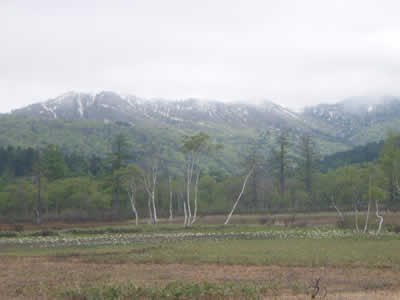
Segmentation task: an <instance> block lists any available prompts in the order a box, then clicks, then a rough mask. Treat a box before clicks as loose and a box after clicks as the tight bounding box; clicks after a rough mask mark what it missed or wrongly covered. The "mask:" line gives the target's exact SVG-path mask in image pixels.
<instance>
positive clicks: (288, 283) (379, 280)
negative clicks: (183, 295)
mask: <svg viewBox="0 0 400 300" xmlns="http://www.w3.org/2000/svg"><path fill="white" fill-rule="evenodd" d="M0 265H1V266H2V268H0V279H1V280H0V290H1V291H2V297H1V299H52V298H54V297H56V295H58V294H59V292H60V291H63V290H65V289H79V288H80V287H83V286H91V285H98V284H116V285H118V284H122V283H124V282H126V281H132V282H134V283H135V284H138V285H146V286H155V285H163V284H166V283H168V282H170V281H175V280H185V281H190V282H202V281H209V282H240V283H249V284H253V283H255V284H261V283H271V284H275V285H277V286H278V287H279V291H280V292H279V294H280V295H281V296H280V297H272V296H271V295H270V296H266V297H265V299H309V297H308V298H307V297H306V296H305V295H304V294H303V295H302V296H295V295H296V294H302V293H304V292H305V293H307V292H309V291H310V289H309V288H308V287H310V286H311V282H312V280H313V279H315V278H317V277H321V278H322V281H321V286H323V287H326V288H327V290H328V295H329V297H328V298H327V299H400V293H398V292H397V290H396V289H397V288H398V287H399V286H400V277H399V274H398V273H397V272H394V271H392V270H389V269H368V268H311V267H294V268H293V267H279V266H246V265H242V266H240V265H213V264H207V265H186V264H134V263H126V264H117V263H116V264H91V263H83V262H82V259H81V258H80V257H73V258H69V259H68V260H67V261H65V260H62V259H54V258H50V257H22V258H17V257H1V258H0ZM367 296H368V297H369V298H368V297H367ZM271 297H272V298H271ZM379 297H381V298H379Z"/></svg>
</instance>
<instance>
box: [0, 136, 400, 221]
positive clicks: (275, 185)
mask: <svg viewBox="0 0 400 300" xmlns="http://www.w3.org/2000/svg"><path fill="white" fill-rule="evenodd" d="M269 138H270V141H269V142H270V143H269V144H268V145H269V146H267V144H266V140H267V139H266V136H260V138H259V139H258V140H255V141H251V143H250V144H249V145H248V150H247V152H245V153H242V154H241V161H240V162H236V163H237V164H238V166H239V167H238V168H236V169H237V170H241V171H238V172H237V173H236V174H227V173H226V172H222V171H220V170H218V169H217V168H208V165H207V161H209V160H210V159H214V160H215V159H218V156H219V155H221V153H222V151H224V149H223V145H221V144H218V143H216V142H215V141H213V139H212V138H211V137H210V136H208V135H207V134H205V133H201V132H200V133H198V134H193V135H190V136H184V137H183V138H182V140H181V145H180V149H181V152H182V157H183V158H184V159H183V160H176V159H171V160H169V159H168V155H165V153H163V151H167V150H168V149H165V148H163V147H161V146H160V145H157V144H154V143H152V142H151V141H150V140H149V141H148V142H147V143H146V144H143V145H142V147H141V149H140V151H142V152H143V153H142V155H141V157H145V158H144V159H141V160H140V161H137V159H136V158H135V151H132V149H131V147H132V145H130V144H129V142H128V140H127V139H126V137H125V136H124V135H123V134H120V135H117V136H115V137H114V138H113V141H112V143H111V147H110V151H109V154H108V156H107V157H106V158H104V157H98V156H96V155H92V156H91V157H85V156H83V155H80V154H78V153H72V154H71V153H70V154H65V153H63V151H61V149H60V148H59V147H57V146H55V145H47V146H46V147H43V148H28V149H21V148H14V147H11V146H8V147H6V148H0V215H1V216H2V218H3V219H6V220H16V219H21V220H22V219H23V220H28V219H31V220H34V221H35V222H37V223H39V222H41V221H42V220H43V219H47V220H51V219H63V220H66V219H71V220H87V219H110V218H113V219H116V218H130V217H132V216H133V217H135V218H136V220H137V222H139V221H140V219H144V218H146V219H147V220H151V222H152V223H157V222H158V218H159V217H160V216H161V217H165V218H169V219H170V220H171V221H172V220H173V219H174V218H175V217H176V216H182V217H183V219H184V221H183V222H184V224H185V225H186V226H191V225H192V224H194V223H195V222H196V220H197V219H198V217H199V214H200V215H204V214H217V213H219V214H221V213H223V214H228V212H231V214H230V216H231V215H232V214H233V213H235V212H236V213H254V212H260V211H262V212H266V213H274V212H300V211H326V210H334V211H337V212H338V213H340V214H341V213H342V211H349V210H351V211H354V212H355V213H356V214H358V213H361V212H363V211H364V212H365V211H370V210H372V208H375V209H376V210H378V209H379V207H380V208H381V209H390V210H397V209H399V208H400V205H399V204H400V203H399V202H400V183H399V179H398V178H399V175H400V142H399V141H400V136H399V135H394V134H390V135H389V136H388V138H387V139H386V141H385V143H384V145H382V150H381V152H380V154H379V156H378V157H377V159H375V160H374V161H372V162H371V161H368V162H362V163H358V164H347V165H344V166H341V167H338V168H332V169H329V170H327V171H325V172H321V171H320V167H319V165H320V158H319V154H318V149H317V147H316V146H315V143H314V141H313V139H312V138H311V137H310V136H303V137H302V138H301V139H300V142H299V143H296V144H294V143H292V141H291V140H290V138H289V136H288V135H287V133H286V132H284V131H282V132H281V133H280V134H279V135H278V136H276V137H269ZM271 139H273V141H272V142H271ZM271 145H272V146H271ZM143 154H144V155H143ZM166 157H167V158H166ZM229 218H230V217H229V216H228V219H227V222H229Z"/></svg>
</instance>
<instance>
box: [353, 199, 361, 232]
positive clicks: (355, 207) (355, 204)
mask: <svg viewBox="0 0 400 300" xmlns="http://www.w3.org/2000/svg"><path fill="white" fill-rule="evenodd" d="M354 213H355V225H356V231H357V232H360V228H359V227H358V208H357V203H354Z"/></svg>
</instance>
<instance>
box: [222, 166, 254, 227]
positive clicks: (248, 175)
mask: <svg viewBox="0 0 400 300" xmlns="http://www.w3.org/2000/svg"><path fill="white" fill-rule="evenodd" d="M253 170H254V167H253V168H251V170H250V171H249V173H247V175H246V177H245V179H244V181H243V185H242V190H241V191H240V194H239V196H238V197H237V199H236V201H235V204H233V207H232V210H231V212H230V213H229V215H228V217H227V218H226V221H225V225H227V224H228V223H229V221H230V219H231V218H232V215H233V212H234V211H235V209H236V206H237V205H238V203H239V200H240V198H241V197H242V195H243V193H244V190H245V188H246V183H247V181H248V180H249V178H250V176H251V173H253Z"/></svg>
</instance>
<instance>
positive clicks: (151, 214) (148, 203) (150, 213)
mask: <svg viewBox="0 0 400 300" xmlns="http://www.w3.org/2000/svg"><path fill="white" fill-rule="evenodd" d="M147 205H148V207H149V219H150V220H151V222H152V221H153V211H152V209H151V197H150V195H148V197H147ZM149 222H150V221H149Z"/></svg>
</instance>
